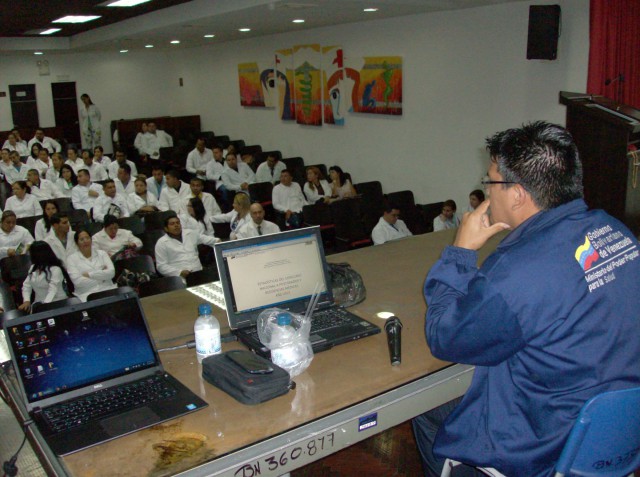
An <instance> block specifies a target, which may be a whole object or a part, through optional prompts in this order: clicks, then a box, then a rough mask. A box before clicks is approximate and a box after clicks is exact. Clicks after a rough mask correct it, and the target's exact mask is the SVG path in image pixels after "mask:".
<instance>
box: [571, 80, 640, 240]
mask: <svg viewBox="0 0 640 477" xmlns="http://www.w3.org/2000/svg"><path fill="white" fill-rule="evenodd" d="M560 103H561V104H564V105H565V106H567V119H566V127H567V129H568V130H569V132H571V134H572V135H573V138H574V139H575V142H576V144H577V145H578V151H579V152H580V157H581V159H582V165H583V169H584V197H585V201H586V202H587V204H588V205H589V207H590V208H598V209H604V210H606V211H607V212H608V213H610V214H611V215H613V216H614V217H616V218H617V219H620V220H621V221H623V222H624V223H625V224H626V225H627V226H628V227H629V228H630V229H631V230H632V231H633V233H634V234H635V235H638V234H639V233H640V184H638V183H637V181H638V179H640V177H638V176H640V174H639V171H638V169H639V168H640V159H639V158H638V156H637V155H636V156H634V155H633V154H629V146H630V145H632V144H633V145H635V146H636V147H637V148H638V149H640V111H639V110H637V109H634V108H632V107H631V106H626V105H623V104H619V103H616V102H615V101H613V100H610V99H607V98H605V97H604V96H594V95H587V94H578V93H568V92H566V91H561V92H560Z"/></svg>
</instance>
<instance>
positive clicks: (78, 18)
mask: <svg viewBox="0 0 640 477" xmlns="http://www.w3.org/2000/svg"><path fill="white" fill-rule="evenodd" d="M98 18H100V15H67V16H66V17H62V18H58V19H57V20H53V22H51V23H86V22H90V21H92V20H97V19H98Z"/></svg>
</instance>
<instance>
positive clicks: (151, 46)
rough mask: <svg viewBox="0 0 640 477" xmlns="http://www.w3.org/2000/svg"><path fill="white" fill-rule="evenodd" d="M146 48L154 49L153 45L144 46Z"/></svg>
mask: <svg viewBox="0 0 640 477" xmlns="http://www.w3.org/2000/svg"><path fill="white" fill-rule="evenodd" d="M144 47H145V48H153V45H144Z"/></svg>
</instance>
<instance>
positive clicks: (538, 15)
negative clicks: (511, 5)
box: [527, 5, 560, 60]
mask: <svg viewBox="0 0 640 477" xmlns="http://www.w3.org/2000/svg"><path fill="white" fill-rule="evenodd" d="M559 36H560V5H531V6H530V7H529V35H528V37H527V59H528V60H555V59H556V58H557V56H558V37H559Z"/></svg>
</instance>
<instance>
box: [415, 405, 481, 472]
mask: <svg viewBox="0 0 640 477" xmlns="http://www.w3.org/2000/svg"><path fill="white" fill-rule="evenodd" d="M461 400H462V398H461V397H460V398H457V399H454V400H453V401H449V402H448V403H445V404H443V405H442V406H439V407H437V408H435V409H432V410H431V411H427V412H425V413H424V414H420V415H419V416H417V417H415V418H414V419H413V420H412V422H411V424H412V425H413V433H414V435H415V438H416V443H417V444H418V451H419V452H420V457H421V458H422V467H423V469H424V475H425V477H439V476H440V474H441V473H442V467H443V466H444V461H445V459H440V458H438V457H436V456H435V455H434V454H433V443H434V441H435V439H436V434H437V433H438V429H440V426H442V424H443V423H444V421H445V419H446V418H447V416H448V415H449V414H450V413H451V411H453V409H454V408H455V407H456V406H457V405H458V403H459V402H460V401H461ZM483 475H485V474H483V473H482V472H480V471H478V470H476V469H475V468H473V467H469V466H466V465H460V466H458V467H456V468H454V470H453V472H452V476H454V477H479V476H483Z"/></svg>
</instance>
